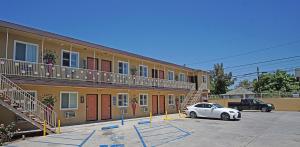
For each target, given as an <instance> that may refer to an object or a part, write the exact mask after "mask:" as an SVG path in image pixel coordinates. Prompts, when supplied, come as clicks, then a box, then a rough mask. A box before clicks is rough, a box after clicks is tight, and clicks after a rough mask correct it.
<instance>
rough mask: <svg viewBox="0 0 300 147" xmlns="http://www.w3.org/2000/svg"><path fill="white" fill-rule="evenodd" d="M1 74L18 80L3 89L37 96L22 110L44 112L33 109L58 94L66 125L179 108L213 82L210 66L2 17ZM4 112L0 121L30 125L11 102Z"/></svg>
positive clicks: (58, 116)
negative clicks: (182, 62)
mask: <svg viewBox="0 0 300 147" xmlns="http://www.w3.org/2000/svg"><path fill="white" fill-rule="evenodd" d="M51 56H52V57H53V56H55V59H53V58H51ZM0 73H1V74H2V76H5V79H6V80H7V81H6V82H7V85H8V86H9V83H10V84H12V85H14V86H11V87H13V88H11V89H9V88H4V86H2V91H5V90H6V91H9V90H11V91H14V90H15V91H16V92H15V93H14V94H15V95H16V94H19V95H22V94H23V95H24V93H25V95H26V93H29V94H30V95H31V96H28V97H30V98H31V99H30V101H27V102H26V100H20V101H19V102H20V103H22V104H23V105H24V106H25V107H23V105H22V106H21V105H20V107H22V108H21V109H27V111H32V112H31V113H32V114H34V115H39V114H37V113H36V112H33V111H37V107H38V106H39V105H42V104H40V102H41V101H43V99H44V98H45V97H49V96H50V97H52V98H54V100H55V103H54V107H53V111H54V112H55V118H54V119H55V123H56V120H57V119H59V120H61V123H62V125H71V124H81V123H86V122H88V121H102V120H115V119H119V118H120V116H121V113H123V112H124V115H125V118H133V117H142V116H149V113H150V112H152V114H153V115H158V114H164V113H165V111H166V110H167V111H168V113H175V112H177V111H178V107H180V103H182V102H183V101H184V98H185V96H186V95H187V94H188V93H189V92H190V91H196V90H198V89H199V87H200V86H202V88H203V89H207V88H208V87H209V85H208V83H209V82H208V81H209V80H208V73H207V72H205V71H201V70H196V69H192V68H188V67H185V66H180V65H177V64H173V63H169V62H165V61H161V60H157V59H153V58H149V57H145V56H141V55H137V54H134V53H129V52H126V51H122V50H118V49H113V48H110V47H105V46H102V45H98V44H94V43H89V42H86V41H81V40H77V39H74V38H70V37H65V36H62V35H58V34H54V33H50V32H46V31H42V30H38V29H34V28H30V27H26V26H22V25H18V24H13V23H10V22H5V21H0ZM2 79H3V78H2ZM3 83H4V80H3V81H2V84H3ZM18 86H19V89H18V88H15V87H18ZM22 90H24V91H25V92H23V91H22ZM20 91H21V92H20ZM7 95H8V94H7ZM10 96H11V97H14V95H13V94H11V95H10ZM203 96H204V97H205V96H206V95H203ZM8 97H9V95H8ZM20 97H24V96H20ZM32 98H33V99H32ZM14 101H15V102H16V103H17V104H18V105H19V104H20V103H18V101H17V100H16V99H14ZM28 107H30V109H28ZM51 110H52V109H51ZM44 111H45V110H44ZM39 113H40V114H41V113H44V114H43V115H45V114H46V112H43V111H39ZM0 114H1V117H0V123H3V122H4V123H6V122H11V121H15V122H17V124H18V126H19V127H20V128H22V126H23V127H24V126H26V125H25V124H26V123H27V122H26V121H24V119H23V118H20V117H19V116H17V115H16V114H17V113H15V112H14V111H11V110H8V109H7V108H5V106H2V105H0ZM51 117H52V116H51ZM27 124H28V123H27ZM55 125H56V124H54V126H55Z"/></svg>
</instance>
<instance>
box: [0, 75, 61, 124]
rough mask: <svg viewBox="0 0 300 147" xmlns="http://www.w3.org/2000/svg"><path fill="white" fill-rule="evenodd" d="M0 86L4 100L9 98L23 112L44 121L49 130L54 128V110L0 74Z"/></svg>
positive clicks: (55, 119) (55, 118)
mask: <svg viewBox="0 0 300 147" xmlns="http://www.w3.org/2000/svg"><path fill="white" fill-rule="evenodd" d="M0 84H1V86H0V89H2V90H3V94H4V96H5V97H6V98H9V99H10V100H11V101H12V102H13V103H16V104H18V105H19V106H20V107H21V108H22V109H23V110H25V111H27V112H28V113H30V114H33V115H34V116H35V117H38V119H39V120H41V121H46V123H47V125H49V126H50V127H51V128H56V124H57V122H56V121H57V114H56V112H55V111H54V110H52V109H50V108H49V107H48V106H46V105H45V104H43V103H42V102H40V101H39V100H37V99H35V98H34V97H33V96H32V95H31V94H29V93H28V92H26V91H25V90H24V89H22V88H21V87H19V86H18V85H17V84H15V83H14V82H12V81H11V80H10V79H8V78H7V77H5V76H4V75H3V74H0ZM5 85H6V86H5ZM5 88H8V89H5ZM10 89H12V91H11V94H12V95H11V96H12V97H14V98H12V97H10V96H9V92H10V91H9V90H10ZM18 96H19V99H18V100H16V97H18ZM20 98H21V99H20ZM22 98H23V99H22ZM22 100H23V102H22Z"/></svg>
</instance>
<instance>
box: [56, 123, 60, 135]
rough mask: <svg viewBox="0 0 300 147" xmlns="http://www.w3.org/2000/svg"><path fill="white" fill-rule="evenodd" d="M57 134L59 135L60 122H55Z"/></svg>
mask: <svg viewBox="0 0 300 147" xmlns="http://www.w3.org/2000/svg"><path fill="white" fill-rule="evenodd" d="M56 133H57V134H60V120H58V122H57V132H56Z"/></svg>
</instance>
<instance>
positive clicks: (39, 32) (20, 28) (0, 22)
mask: <svg viewBox="0 0 300 147" xmlns="http://www.w3.org/2000/svg"><path fill="white" fill-rule="evenodd" d="M0 26H1V27H6V28H9V29H13V30H18V31H23V32H27V33H31V34H37V35H39V36H44V37H48V38H56V39H58V40H62V41H66V42H71V43H74V44H79V45H83V46H88V47H90V48H96V49H101V50H104V51H108V52H113V53H118V54H123V55H127V56H131V57H136V58H142V59H144V60H148V61H152V62H159V63H161V64H167V65H170V66H176V67H179V68H183V69H186V70H193V71H202V72H207V71H203V70H200V69H194V68H190V67H186V66H182V65H178V64H174V63H170V62H166V61H163V60H158V59H154V58H150V57H146V56H142V55H138V54H135V53H130V52H127V51H123V50H119V49H115V48H111V47H107V46H103V45H99V44H95V43H91V42H87V41H82V40H79V39H75V38H71V37H67V36H63V35H59V34H56V33H51V32H47V31H43V30H40V29H35V28H31V27H27V26H23V25H19V24H15V23H11V22H7V21H3V20H0Z"/></svg>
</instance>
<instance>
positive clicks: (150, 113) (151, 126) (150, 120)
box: [150, 111, 152, 128]
mask: <svg viewBox="0 0 300 147" xmlns="http://www.w3.org/2000/svg"><path fill="white" fill-rule="evenodd" d="M150 127H151V128H152V111H151V112H150Z"/></svg>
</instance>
